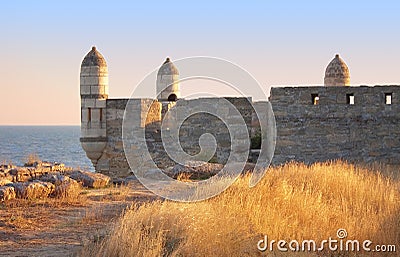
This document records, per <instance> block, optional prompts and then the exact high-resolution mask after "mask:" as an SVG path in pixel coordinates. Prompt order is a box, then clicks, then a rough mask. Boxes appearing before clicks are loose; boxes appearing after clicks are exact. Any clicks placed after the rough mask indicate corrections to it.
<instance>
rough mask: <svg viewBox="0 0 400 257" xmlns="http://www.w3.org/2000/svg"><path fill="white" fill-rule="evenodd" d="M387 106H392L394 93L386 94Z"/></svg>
mask: <svg viewBox="0 0 400 257" xmlns="http://www.w3.org/2000/svg"><path fill="white" fill-rule="evenodd" d="M385 104H392V93H385Z"/></svg>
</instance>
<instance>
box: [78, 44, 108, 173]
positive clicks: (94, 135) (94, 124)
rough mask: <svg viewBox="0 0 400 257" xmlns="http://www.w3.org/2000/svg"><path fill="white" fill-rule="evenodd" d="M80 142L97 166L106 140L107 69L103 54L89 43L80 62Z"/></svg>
mask: <svg viewBox="0 0 400 257" xmlns="http://www.w3.org/2000/svg"><path fill="white" fill-rule="evenodd" d="M80 91H81V138H80V141H81V144H82V148H83V149H84V150H85V152H86V155H87V157H88V158H89V159H90V160H91V161H92V163H93V165H94V166H95V167H96V165H97V161H98V160H99V159H100V157H101V155H102V154H103V150H104V148H105V147H106V144H107V138H106V136H107V135H106V100H107V98H108V69H107V63H106V60H105V59H104V57H103V56H102V55H101V54H100V53H99V52H98V51H97V50H96V47H92V50H91V51H90V52H89V53H88V54H87V55H86V56H85V58H84V59H83V61H82V64H81V74H80Z"/></svg>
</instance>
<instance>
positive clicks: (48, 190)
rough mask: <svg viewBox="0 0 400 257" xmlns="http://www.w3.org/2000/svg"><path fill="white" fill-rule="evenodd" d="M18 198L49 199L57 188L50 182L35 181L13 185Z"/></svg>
mask: <svg viewBox="0 0 400 257" xmlns="http://www.w3.org/2000/svg"><path fill="white" fill-rule="evenodd" d="M12 186H13V187H14V189H15V193H16V196H17V198H23V199H36V198H44V197H48V196H49V195H50V194H52V193H53V192H54V190H55V186H54V185H53V184H52V183H50V182H42V181H33V182H17V183H14V184H12Z"/></svg>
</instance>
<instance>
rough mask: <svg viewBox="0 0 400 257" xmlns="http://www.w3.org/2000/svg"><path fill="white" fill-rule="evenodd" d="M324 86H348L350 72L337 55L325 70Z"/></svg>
mask: <svg viewBox="0 0 400 257" xmlns="http://www.w3.org/2000/svg"><path fill="white" fill-rule="evenodd" d="M324 85H325V86H333V87H335V86H350V72H349V68H348V67H347V65H346V63H345V62H344V61H343V59H342V58H340V57H339V55H338V54H337V55H336V56H335V58H333V60H332V61H331V62H330V63H329V64H328V66H327V67H326V70H325V78H324Z"/></svg>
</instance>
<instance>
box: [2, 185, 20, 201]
mask: <svg viewBox="0 0 400 257" xmlns="http://www.w3.org/2000/svg"><path fill="white" fill-rule="evenodd" d="M15 196H16V195H15V190H14V187H12V186H0V202H4V201H8V200H11V199H14V198H15Z"/></svg>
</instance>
